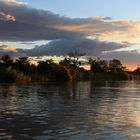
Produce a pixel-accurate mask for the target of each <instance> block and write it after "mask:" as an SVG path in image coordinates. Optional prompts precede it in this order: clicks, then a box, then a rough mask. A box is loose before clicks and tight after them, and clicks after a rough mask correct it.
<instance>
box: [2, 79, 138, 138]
mask: <svg viewBox="0 0 140 140" xmlns="http://www.w3.org/2000/svg"><path fill="white" fill-rule="evenodd" d="M1 139H2V140H119V139H121V140H140V82H138V81H136V82H134V81H129V82H103V83H93V82H79V83H75V84H71V83H47V84H41V83H32V84H29V85H16V84H0V140H1Z"/></svg>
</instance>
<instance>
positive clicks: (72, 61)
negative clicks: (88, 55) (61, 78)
mask: <svg viewBox="0 0 140 140" xmlns="http://www.w3.org/2000/svg"><path fill="white" fill-rule="evenodd" d="M84 55H85V53H79V52H77V51H75V52H71V53H69V54H68V55H67V56H66V57H65V58H64V60H62V61H61V62H60V64H61V65H64V66H73V67H79V66H80V65H81V61H80V57H82V56H84Z"/></svg>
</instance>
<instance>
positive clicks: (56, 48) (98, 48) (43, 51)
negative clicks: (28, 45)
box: [23, 39, 127, 56]
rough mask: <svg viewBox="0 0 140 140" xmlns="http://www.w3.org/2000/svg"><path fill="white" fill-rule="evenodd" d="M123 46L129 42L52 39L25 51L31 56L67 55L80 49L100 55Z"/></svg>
mask: <svg viewBox="0 0 140 140" xmlns="http://www.w3.org/2000/svg"><path fill="white" fill-rule="evenodd" d="M122 47H127V44H126V43H125V44H119V43H113V42H105V41H102V42H101V41H99V40H89V39H71V40H70V39H61V40H54V41H51V42H49V43H48V44H46V45H41V46H36V47H35V48H32V49H28V50H26V49H25V50H23V53H26V54H27V55H29V56H45V55H67V54H68V53H70V52H74V51H78V52H80V53H86V55H89V56H92V55H94V56H100V55H101V54H102V53H103V52H104V51H112V50H115V49H120V48H122Z"/></svg>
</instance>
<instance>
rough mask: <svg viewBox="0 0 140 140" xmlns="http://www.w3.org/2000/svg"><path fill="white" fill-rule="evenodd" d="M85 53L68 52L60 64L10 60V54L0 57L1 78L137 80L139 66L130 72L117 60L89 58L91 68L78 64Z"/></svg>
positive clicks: (138, 77) (139, 77)
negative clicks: (87, 68) (86, 68)
mask: <svg viewBox="0 0 140 140" xmlns="http://www.w3.org/2000/svg"><path fill="white" fill-rule="evenodd" d="M83 55H85V54H81V53H77V52H74V53H69V54H68V55H67V56H66V57H65V58H64V59H63V60H61V61H60V62H59V63H54V61H53V60H51V59H50V60H45V61H38V64H37V65H35V64H32V63H30V61H29V59H28V58H27V57H18V58H16V59H15V60H13V59H12V58H11V57H10V56H9V55H3V56H2V57H1V58H0V81H2V82H29V81H49V80H50V81H68V80H128V79H129V80H131V79H140V69H139V68H138V69H136V70H135V71H133V72H129V71H127V70H126V68H125V67H124V66H123V65H122V63H121V62H120V60H117V59H113V60H110V61H106V60H100V59H96V60H93V59H89V60H88V64H89V65H90V67H91V69H90V70H85V69H84V68H82V67H81V65H83V64H82V61H81V59H80V58H81V57H82V56H83Z"/></svg>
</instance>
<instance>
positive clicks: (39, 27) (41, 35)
mask: <svg viewBox="0 0 140 140" xmlns="http://www.w3.org/2000/svg"><path fill="white" fill-rule="evenodd" d="M0 12H1V13H4V14H5V15H9V16H11V18H13V19H16V20H14V22H13V21H12V20H11V21H9V20H8V21H3V20H0V30H1V32H0V39H1V40H4V39H5V40H12V41H34V40H55V39H76V38H84V37H87V36H92V37H99V36H100V35H101V34H103V35H104V34H105V33H106V34H108V33H110V32H112V31H120V32H122V31H127V30H128V28H130V27H131V26H132V25H131V24H130V23H129V24H128V23H127V24H126V23H124V22H122V21H120V22H119V21H118V22H116V21H112V20H111V18H110V17H95V18H94V17H93V18H68V17H64V16H60V15H58V14H54V13H52V12H50V11H46V10H40V9H35V8H31V7H29V6H28V5H25V4H24V3H21V2H16V1H15V0H0Z"/></svg>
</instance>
